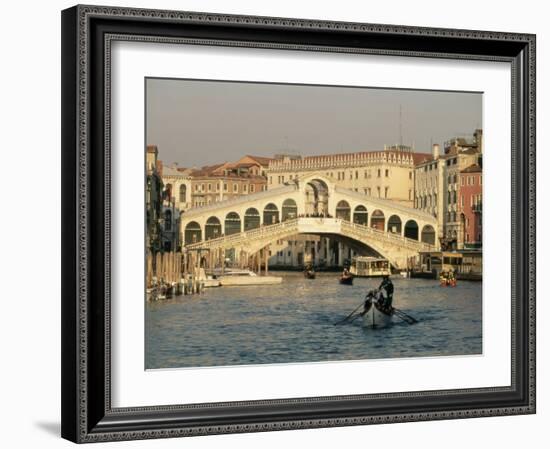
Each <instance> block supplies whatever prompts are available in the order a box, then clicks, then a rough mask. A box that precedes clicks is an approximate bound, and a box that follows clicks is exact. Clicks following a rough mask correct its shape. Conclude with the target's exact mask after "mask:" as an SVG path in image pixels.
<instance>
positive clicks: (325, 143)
mask: <svg viewBox="0 0 550 449" xmlns="http://www.w3.org/2000/svg"><path fill="white" fill-rule="evenodd" d="M482 101H483V94H482V93H481V92H455V91H427V90H410V89H397V88H395V89H387V88H377V87H357V86H329V85H298V84H280V83H258V82H245V81H242V82H235V81H218V80H193V79H165V78H147V79H146V80H145V103H146V107H145V109H146V114H145V127H146V135H145V158H144V168H145V170H144V172H145V181H146V182H145V189H144V194H145V204H146V210H145V223H146V233H145V237H146V238H145V252H144V253H145V262H144V265H145V270H146V276H145V278H146V285H145V286H144V288H145V292H144V293H145V294H144V297H145V368H146V369H170V368H200V367H214V366H239V365H259V364H285V363H312V362H338V361H352V360H367V359H389V358H405V357H406V358H409V357H443V356H473V355H481V354H482V353H483V339H482V320H483V316H482V247H483V245H482V242H483V233H482V226H483V223H482V191H483V182H482V177H483V124H482ZM495 269H498V267H495Z"/></svg>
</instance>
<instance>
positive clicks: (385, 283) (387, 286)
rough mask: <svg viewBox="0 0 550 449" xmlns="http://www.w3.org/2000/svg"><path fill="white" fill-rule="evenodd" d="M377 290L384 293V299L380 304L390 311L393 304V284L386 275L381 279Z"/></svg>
mask: <svg viewBox="0 0 550 449" xmlns="http://www.w3.org/2000/svg"><path fill="white" fill-rule="evenodd" d="M378 290H384V291H385V292H386V297H385V298H383V301H382V304H383V306H384V308H387V309H391V306H392V302H393V282H392V281H391V279H390V277H389V276H388V275H386V276H384V277H383V278H382V282H381V283H380V286H379V287H378ZM382 297H383V296H382Z"/></svg>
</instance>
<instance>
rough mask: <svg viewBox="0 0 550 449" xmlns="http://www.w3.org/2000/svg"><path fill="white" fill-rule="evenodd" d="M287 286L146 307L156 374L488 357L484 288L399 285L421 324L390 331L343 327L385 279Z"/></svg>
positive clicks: (230, 290)
mask: <svg viewBox="0 0 550 449" xmlns="http://www.w3.org/2000/svg"><path fill="white" fill-rule="evenodd" d="M283 275H284V281H283V284H281V285H277V286H268V287H225V288H223V287H222V288H211V289H207V290H206V293H205V294H203V295H194V296H181V297H178V298H175V299H172V300H167V301H162V302H156V303H148V304H147V306H146V338H145V343H146V345H145V351H146V354H145V362H146V367H147V368H172V367H200V366H222V365H243V364H263V363H295V362H319V361H336V360H358V359H376V358H392V357H419V356H438V355H470V354H480V353H481V351H482V338H481V337H482V336H481V328H482V326H481V318H482V317H481V310H482V302H481V283H474V282H465V281H462V282H459V284H458V286H457V287H456V288H442V287H440V286H439V284H438V283H437V282H435V281H431V280H423V279H400V278H397V277H394V279H393V282H394V285H395V294H394V306H395V307H398V308H400V309H402V310H404V311H406V312H407V313H409V314H411V315H412V316H414V317H415V318H416V319H417V320H419V323H418V324H414V325H412V326H411V325H408V324H407V323H405V322H403V321H400V320H399V319H398V318H395V320H394V324H393V325H392V326H390V327H388V328H385V329H378V330H372V329H364V328H363V327H362V326H361V320H357V321H355V322H354V323H352V324H348V325H342V326H334V323H335V322H337V321H338V320H340V319H342V318H343V317H345V316H346V315H348V314H349V313H350V312H351V311H352V310H353V309H354V308H355V307H357V305H358V304H359V303H361V301H362V300H363V298H364V296H365V293H366V291H368V290H369V289H371V288H374V287H377V286H378V283H379V282H380V281H379V280H377V279H365V278H360V279H355V280H354V285H353V286H346V285H340V284H338V282H337V275H336V274H334V273H330V274H328V273H327V274H319V275H318V276H317V279H315V280H307V279H304V278H303V277H302V276H301V275H299V274H297V273H284V274H283Z"/></svg>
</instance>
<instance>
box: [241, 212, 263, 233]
mask: <svg viewBox="0 0 550 449" xmlns="http://www.w3.org/2000/svg"><path fill="white" fill-rule="evenodd" d="M259 227H260V212H258V209H256V208H255V207H249V208H248V209H246V211H245V213H244V230H245V231H249V230H251V229H256V228H259Z"/></svg>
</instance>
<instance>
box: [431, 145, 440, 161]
mask: <svg viewBox="0 0 550 449" xmlns="http://www.w3.org/2000/svg"><path fill="white" fill-rule="evenodd" d="M432 156H433V158H434V159H439V144H438V143H434V144H433V145H432Z"/></svg>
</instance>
